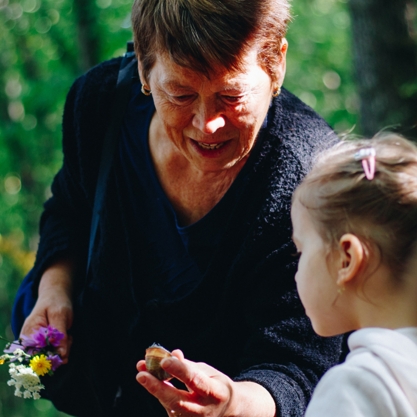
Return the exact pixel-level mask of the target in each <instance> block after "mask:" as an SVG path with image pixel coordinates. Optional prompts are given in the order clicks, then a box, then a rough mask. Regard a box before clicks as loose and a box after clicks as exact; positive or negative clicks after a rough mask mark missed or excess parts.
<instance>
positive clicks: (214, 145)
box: [196, 142, 225, 151]
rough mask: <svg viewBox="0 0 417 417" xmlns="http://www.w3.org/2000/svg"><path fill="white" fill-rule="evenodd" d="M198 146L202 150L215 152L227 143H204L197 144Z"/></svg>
mask: <svg viewBox="0 0 417 417" xmlns="http://www.w3.org/2000/svg"><path fill="white" fill-rule="evenodd" d="M196 143H197V145H198V146H199V147H200V148H202V149H206V150H209V151H211V150H213V149H219V148H221V147H222V146H223V145H224V144H225V142H220V143H204V142H196Z"/></svg>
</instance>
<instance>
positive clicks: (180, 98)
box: [172, 94, 194, 103]
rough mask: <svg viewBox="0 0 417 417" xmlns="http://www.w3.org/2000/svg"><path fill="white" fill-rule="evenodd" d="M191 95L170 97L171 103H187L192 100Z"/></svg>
mask: <svg viewBox="0 0 417 417" xmlns="http://www.w3.org/2000/svg"><path fill="white" fill-rule="evenodd" d="M193 97H194V96H193V95H191V94H186V95H182V96H172V99H173V101H176V102H177V103H187V102H189V101H191V100H192V99H193Z"/></svg>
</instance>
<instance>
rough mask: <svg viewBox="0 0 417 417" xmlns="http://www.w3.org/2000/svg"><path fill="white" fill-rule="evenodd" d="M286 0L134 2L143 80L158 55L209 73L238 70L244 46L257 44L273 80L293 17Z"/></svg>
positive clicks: (133, 15)
mask: <svg viewBox="0 0 417 417" xmlns="http://www.w3.org/2000/svg"><path fill="white" fill-rule="evenodd" d="M289 8H290V7H289V3H288V0H135V2H134V4H133V8H132V27H133V35H134V43H135V51H136V55H137V57H138V59H139V60H140V62H141V64H142V71H143V75H144V77H145V79H146V80H147V79H148V77H149V72H150V70H151V69H152V67H153V65H154V63H155V59H156V54H157V53H167V54H168V56H169V57H170V58H171V59H172V60H173V61H174V62H175V63H176V64H178V65H181V66H184V67H187V68H191V69H193V70H196V71H198V72H201V73H203V74H205V75H209V74H210V72H211V71H213V69H214V68H217V67H219V66H220V67H223V68H225V69H227V70H231V69H237V68H239V66H240V64H241V62H240V61H239V60H240V59H241V57H242V56H243V53H244V52H245V50H246V49H248V48H249V47H251V46H253V45H254V44H257V45H259V54H258V57H259V63H260V65H261V66H262V68H264V70H265V71H266V72H267V73H268V74H269V75H270V77H271V79H272V80H275V71H274V69H275V68H276V66H277V64H278V63H279V62H280V59H281V43H282V39H283V37H284V36H285V33H286V30H287V23H288V21H289V20H290V11H289Z"/></svg>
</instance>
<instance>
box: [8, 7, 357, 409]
mask: <svg viewBox="0 0 417 417" xmlns="http://www.w3.org/2000/svg"><path fill="white" fill-rule="evenodd" d="M85 1H90V2H91V6H92V9H93V12H94V17H95V19H94V23H93V24H94V25H95V27H94V28H93V30H94V31H96V33H98V34H99V39H100V45H99V56H100V59H102V60H104V59H108V58H111V57H114V56H118V55H121V54H122V53H123V52H124V50H125V45H126V41H128V40H130V39H131V31H130V8H131V4H132V0H95V2H94V1H91V0H85ZM74 3H75V2H73V1H69V0H0V45H1V48H0V313H1V314H0V335H2V336H5V337H7V338H8V339H9V340H12V338H13V335H12V332H11V329H10V326H9V322H10V314H11V306H12V302H13V297H14V294H15V293H16V291H17V288H18V285H19V283H20V281H21V280H22V278H23V276H24V275H25V273H26V272H27V271H28V270H29V269H30V267H31V265H32V264H33V260H34V253H35V251H36V247H37V242H38V223H39V218H40V214H41V211H42V204H43V202H44V201H45V199H46V198H47V197H48V196H49V194H50V184H51V181H52V178H53V175H54V174H55V173H56V172H57V170H58V169H59V167H60V165H61V163H62V155H61V150H60V146H61V126H60V123H61V116H62V111H63V105H64V102H65V96H66V93H67V91H68V89H69V87H70V85H71V84H72V82H73V80H74V79H75V78H76V77H77V76H79V75H80V74H81V73H82V72H83V69H82V62H81V59H80V47H79V41H78V33H77V23H78V22H77V17H76V13H74V11H73V4H74ZM292 4H293V15H294V20H293V22H292V23H291V24H290V27H289V32H288V40H289V45H290V47H289V50H288V56H287V61H288V64H287V76H286V81H285V84H284V85H285V87H286V88H288V89H289V90H290V91H292V92H294V93H295V94H296V95H298V96H299V97H300V98H301V99H302V100H303V101H305V102H306V103H307V104H309V105H310V106H311V107H313V108H314V109H315V110H316V111H317V112H318V113H319V114H321V115H322V116H323V117H324V118H325V119H326V120H327V121H328V122H329V124H330V125H332V126H333V127H334V128H335V129H336V130H337V131H346V130H348V129H351V128H352V126H354V125H355V123H356V118H357V112H358V99H357V96H356V93H355V87H354V83H353V81H352V58H351V34H350V18H349V14H348V11H347V5H346V0H293V2H292ZM2 347H3V345H0V348H2ZM8 379H9V378H8V373H7V369H6V367H4V368H0V386H1V389H0V417H40V416H42V417H57V416H64V414H62V413H58V412H56V411H55V410H54V409H53V407H52V406H51V405H50V403H49V402H48V401H45V400H39V401H33V400H23V399H21V398H17V397H14V396H13V389H12V388H9V387H7V385H6V381H7V380H8Z"/></svg>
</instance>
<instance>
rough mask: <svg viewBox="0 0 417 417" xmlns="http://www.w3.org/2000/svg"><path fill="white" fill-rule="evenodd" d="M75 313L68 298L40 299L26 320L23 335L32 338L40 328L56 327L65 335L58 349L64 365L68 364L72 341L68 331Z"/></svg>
mask: <svg viewBox="0 0 417 417" xmlns="http://www.w3.org/2000/svg"><path fill="white" fill-rule="evenodd" d="M72 320H73V311H72V304H71V301H70V300H69V299H68V298H67V297H61V298H60V297H58V298H57V299H55V300H53V301H52V300H50V299H45V298H39V299H38V301H37V302H36V304H35V307H34V308H33V310H32V312H31V313H30V314H29V316H28V317H27V318H26V320H25V322H24V324H23V326H22V330H21V334H22V335H25V336H30V335H31V334H32V333H33V332H34V331H35V330H37V329H39V327H46V326H48V325H50V326H52V327H55V328H56V329H58V330H59V331H60V332H61V333H63V334H64V338H63V339H62V340H61V342H60V345H59V347H58V349H57V350H58V353H59V355H60V356H61V358H62V360H63V363H67V362H68V355H69V350H70V347H71V343H72V339H71V337H68V333H67V331H68V329H69V328H70V327H71V326H72Z"/></svg>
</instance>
